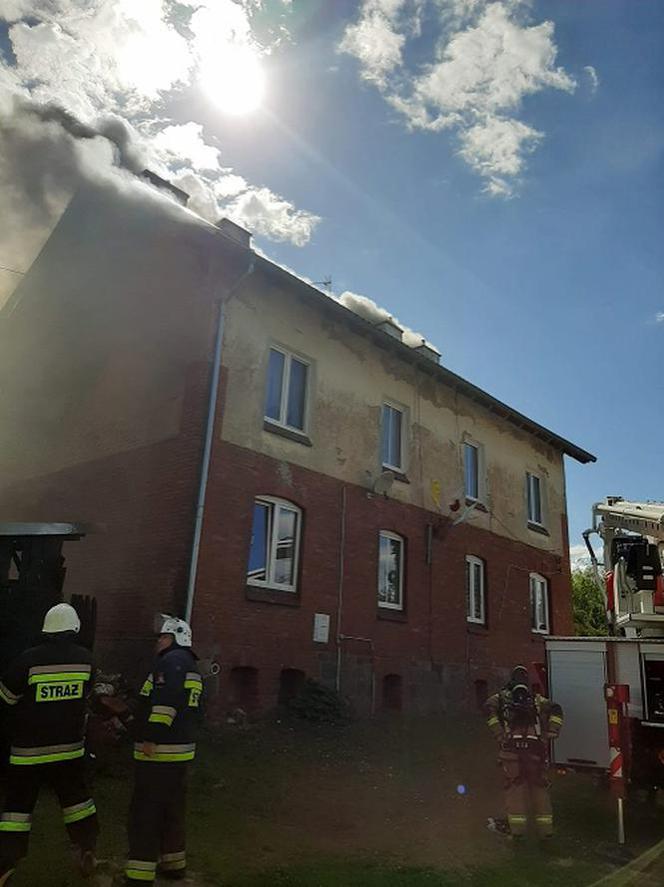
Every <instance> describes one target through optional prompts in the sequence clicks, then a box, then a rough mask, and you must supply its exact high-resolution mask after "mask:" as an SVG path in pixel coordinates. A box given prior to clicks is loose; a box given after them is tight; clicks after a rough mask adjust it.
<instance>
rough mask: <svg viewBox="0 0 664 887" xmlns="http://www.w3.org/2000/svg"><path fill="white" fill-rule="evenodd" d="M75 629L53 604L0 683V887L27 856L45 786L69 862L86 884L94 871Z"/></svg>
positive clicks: (81, 656)
mask: <svg viewBox="0 0 664 887" xmlns="http://www.w3.org/2000/svg"><path fill="white" fill-rule="evenodd" d="M80 628H81V623H80V620H79V618H78V615H77V613H76V610H74V608H73V607H71V606H69V604H57V605H56V606H55V607H51V609H50V610H49V611H48V613H47V614H46V616H45V618H44V625H43V628H42V631H43V634H44V639H43V642H42V643H41V644H39V645H38V646H37V647H33V648H31V649H30V650H26V651H25V652H23V653H21V655H20V656H19V657H18V658H17V659H15V660H14V662H13V663H11V665H10V666H9V668H8V669H7V671H6V673H5V674H4V675H3V676H2V680H1V682H0V699H2V701H3V702H4V703H5V704H6V705H8V706H11V713H10V722H9V723H10V727H9V733H10V743H11V746H10V757H9V764H10V766H9V772H8V776H7V795H6V799H5V806H4V812H3V814H2V818H1V819H0V887H5V885H7V884H8V883H9V881H10V879H11V877H12V874H13V872H14V869H15V867H16V864H17V862H18V861H19V860H20V859H21V858H22V857H24V856H25V855H26V853H27V851H28V841H29V838H30V829H31V825H32V811H33V810H34V807H35V804H36V802H37V796H38V794H39V790H40V788H41V786H42V785H43V784H47V785H49V786H51V788H53V789H54V791H55V793H56V795H57V797H58V800H59V802H60V806H61V808H62V817H63V819H64V823H65V826H66V827H67V831H68V833H69V839H70V841H71V844H72V852H73V855H74V860H75V862H76V864H77V866H78V868H79V870H80V872H81V874H82V875H83V876H84V877H89V876H90V875H91V874H92V873H93V872H94V870H95V868H96V859H95V846H96V843H97V832H98V824H97V813H96V809H95V804H94V801H93V800H92V798H91V797H90V793H89V791H88V788H87V785H86V776H85V761H84V755H85V706H86V696H87V690H88V687H89V682H90V679H91V676H92V656H91V653H90V651H89V650H86V649H85V648H83V647H81V646H79V645H78V644H77V643H76V640H77V637H76V636H77V634H78V632H79V631H80Z"/></svg>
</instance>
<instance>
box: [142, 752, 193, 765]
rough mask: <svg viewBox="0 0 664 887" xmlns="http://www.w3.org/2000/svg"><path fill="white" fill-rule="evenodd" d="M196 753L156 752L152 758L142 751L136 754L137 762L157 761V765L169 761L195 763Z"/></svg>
mask: <svg viewBox="0 0 664 887" xmlns="http://www.w3.org/2000/svg"><path fill="white" fill-rule="evenodd" d="M195 754H196V752H193V751H185V752H177V753H171V754H168V753H166V752H155V754H153V755H152V756H151V757H148V756H147V755H144V754H143V752H142V751H135V752H134V760H135V761H155V762H156V763H165V762H167V761H193V760H194V756H195Z"/></svg>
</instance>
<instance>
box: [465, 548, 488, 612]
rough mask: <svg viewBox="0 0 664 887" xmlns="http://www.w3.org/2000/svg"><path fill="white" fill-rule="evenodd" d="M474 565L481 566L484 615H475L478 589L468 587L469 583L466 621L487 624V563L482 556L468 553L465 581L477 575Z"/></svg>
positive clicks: (481, 594)
mask: <svg viewBox="0 0 664 887" xmlns="http://www.w3.org/2000/svg"><path fill="white" fill-rule="evenodd" d="M474 566H479V568H480V577H481V579H480V602H481V604H482V615H481V617H479V618H478V617H477V616H474V615H473V614H474V612H475V607H474V595H476V594H477V589H474V588H472V587H468V585H467V586H466V588H465V592H466V622H472V623H473V624H474V625H486V564H485V563H484V561H483V560H482V558H481V557H476V556H475V555H474V554H467V555H466V561H465V577H464V582H466V583H468V581H469V578H470V577H471V576H474V575H475V572H474V570H473V569H472V567H474ZM471 585H472V583H471Z"/></svg>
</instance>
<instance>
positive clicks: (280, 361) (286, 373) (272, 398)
mask: <svg viewBox="0 0 664 887" xmlns="http://www.w3.org/2000/svg"><path fill="white" fill-rule="evenodd" d="M308 382H309V364H308V363H307V362H306V361H305V360H303V359H302V358H301V357H296V356H295V355H294V354H291V353H290V352H289V351H285V350H282V349H281V348H275V347H272V348H270V356H269V358H268V369H267V395H266V398H265V418H266V419H267V420H268V421H270V422H274V423H276V424H277V425H280V426H281V427H283V428H290V429H293V430H295V431H304V429H305V425H306V418H307V415H306V414H307V386H308Z"/></svg>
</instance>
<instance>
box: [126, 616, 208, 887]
mask: <svg viewBox="0 0 664 887" xmlns="http://www.w3.org/2000/svg"><path fill="white" fill-rule="evenodd" d="M156 628H157V633H158V635H159V637H158V640H157V645H156V654H157V655H156V659H155V662H154V665H153V668H152V671H151V673H150V674H149V675H148V677H147V679H146V681H145V683H144V684H143V688H142V690H141V697H142V698H143V702H144V712H143V715H142V717H140V718H139V734H138V736H137V740H138V741H137V742H136V744H135V746H134V760H135V782H134V793H133V797H132V800H131V806H130V809H129V859H128V861H127V865H126V868H125V884H133V885H136V884H146V883H152V882H153V881H154V880H155V877H156V875H157V872H159V876H160V877H163V878H166V879H169V880H181V879H184V877H185V870H186V865H187V860H186V854H185V792H186V780H187V764H188V762H189V761H192V760H193V759H194V754H195V751H196V745H195V742H194V733H195V727H196V723H197V721H198V710H199V706H200V699H201V692H202V689H203V684H202V680H201V675H200V673H199V671H198V665H197V659H196V656H195V655H194V653H193V652H192V649H191V629H190V627H189V625H188V624H187V623H186V622H184V621H183V620H182V619H176V618H175V617H173V616H167V615H163V614H162V615H160V616H159V617H158V619H157V625H156Z"/></svg>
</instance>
